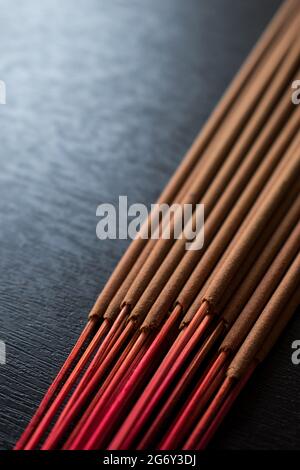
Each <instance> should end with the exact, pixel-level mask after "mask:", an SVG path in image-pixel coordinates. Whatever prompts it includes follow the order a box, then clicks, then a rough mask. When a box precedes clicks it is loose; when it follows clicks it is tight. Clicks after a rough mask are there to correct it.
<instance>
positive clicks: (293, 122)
mask: <svg viewBox="0 0 300 470" xmlns="http://www.w3.org/2000/svg"><path fill="white" fill-rule="evenodd" d="M285 100H286V103H285V105H288V103H289V100H290V97H289V96H286V97H285ZM283 110H284V103H282V105H281V106H279V109H278V110H277V111H275V112H274V114H273V115H272V117H271V119H270V122H269V124H268V126H266V129H265V130H264V131H263V132H262V134H261V135H260V137H259V138H258V139H257V141H256V143H255V145H254V146H253V148H252V150H251V152H250V155H249V159H247V160H245V162H244V165H242V166H241V167H240V169H239V171H238V173H237V174H236V178H238V177H239V174H241V173H243V172H244V174H247V171H249V170H250V169H251V165H252V164H253V162H256V161H257V160H256V159H258V158H259V157H260V151H261V150H264V149H265V147H264V143H265V142H269V139H268V130H269V129H270V128H272V126H273V125H274V123H275V122H276V121H277V119H278V117H279V116H280V118H279V121H277V122H281V117H282V118H283V119H284V111H283ZM282 112H283V113H282ZM299 125H300V110H297V114H294V115H293V117H292V118H291V119H290V120H289V122H288V124H287V125H286V127H285V128H284V130H283V131H282V133H281V134H280V136H279V138H278V140H277V141H275V144H274V145H273V147H271V150H270V152H268V154H267V156H266V157H265V159H264V161H263V163H262V164H261V166H260V167H259V168H258V170H256V173H255V174H254V177H253V178H252V180H251V181H250V183H249V184H248V186H246V188H245V190H244V192H243V193H242V195H241V197H240V200H238V201H237V203H236V205H235V207H234V209H233V211H232V212H231V213H230V214H229V216H228V217H227V219H226V220H225V222H224V225H223V227H222V228H221V230H220V232H219V233H218V234H217V236H216V238H215V239H214V240H213V242H212V246H211V247H209V248H207V251H206V253H203V254H202V256H203V258H202V261H200V263H199V264H198V266H197V267H196V269H195V270H194V272H193V274H192V275H191V277H190V278H189V280H188V281H187V282H186V284H185V286H184V288H183V289H182V291H181V293H180V294H179V296H178V299H177V302H178V303H180V305H182V307H183V308H184V309H187V308H188V307H189V305H190V304H191V302H192V301H193V299H194V298H195V295H196V294H197V293H198V292H199V289H200V288H201V286H202V285H203V283H204V281H205V279H206V278H207V277H208V274H210V273H211V271H212V269H213V268H214V266H215V264H216V263H217V261H218V260H219V257H220V256H221V255H222V253H223V252H224V249H225V248H226V246H227V244H228V243H229V241H230V240H231V237H232V235H233V234H234V232H235V231H236V230H237V228H238V226H239V223H240V222H241V221H242V220H243V218H244V217H245V214H246V212H247V210H248V209H249V208H250V207H251V205H252V204H253V202H254V201H255V199H256V197H257V194H259V192H260V191H261V190H262V188H263V186H264V184H265V183H266V182H267V180H268V178H269V177H270V175H271V174H272V171H273V170H274V168H276V165H277V164H278V162H279V160H280V158H281V156H282V154H283V153H284V152H285V150H286V148H287V146H288V144H289V143H290V140H291V139H292V138H293V136H294V135H295V133H296V131H297V130H298V128H299ZM243 182H244V184H245V183H246V182H247V181H246V180H241V185H243ZM234 184H235V179H233V180H232V181H231V183H230V185H229V186H228V188H227V190H228V191H229V189H230V187H231V186H232V185H234ZM241 189H244V188H242V187H241ZM236 196H238V193H237V194H236ZM223 211H224V207H223V206H222V204H221V201H220V202H219V204H218V205H217V206H216V208H215V212H214V215H215V217H216V220H221V221H222V216H223ZM209 225H210V221H206V223H205V238H207V234H208V233H209V229H210V226H209ZM191 256H192V254H187V255H186V257H187V260H186V261H185V264H183V265H182V266H181V267H180V268H179V269H178V270H177V272H176V273H175V274H174V278H175V279H174V283H176V285H179V283H181V279H182V278H183V276H184V274H185V272H188V270H189V268H188V266H189V265H191V264H190V263H191V262H190V260H188V257H191ZM186 270H187V271H186ZM175 276H176V277H175Z"/></svg>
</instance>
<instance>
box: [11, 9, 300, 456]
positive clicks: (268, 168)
mask: <svg viewBox="0 0 300 470" xmlns="http://www.w3.org/2000/svg"><path fill="white" fill-rule="evenodd" d="M299 28H300V0H287V1H286V2H285V3H284V4H283V5H282V7H281V8H280V10H279V11H278V13H277V14H276V16H275V17H274V19H273V20H272V21H271V23H270V25H269V27H268V28H267V30H266V31H265V33H264V34H263V36H262V38H261V39H260V40H259V42H258V43H257V45H256V46H255V48H254V50H253V51H252V53H251V54H250V56H249V57H248V59H247V61H246V62H245V64H244V65H243V67H242V68H241V70H240V71H239V73H238V74H237V76H236V77H235V79H234V80H233V82H232V84H231V86H230V87H229V89H228V90H227V92H226V94H225V95H224V97H223V98H222V100H221V102H220V103H219V104H218V106H217V107H216V109H215V110H214V112H213V113H212V115H211V117H210V119H209V120H208V122H207V124H206V125H205V126H204V128H203V129H202V131H201V132H200V134H199V136H198V137H197V139H196V140H195V142H194V143H193V145H192V147H191V149H190V150H189V151H188V153H187V155H186V157H185V158H184V160H183V162H182V163H181V165H180V166H179V168H178V170H177V171H176V173H175V175H174V176H173V178H172V179H171V181H170V183H169V184H168V185H167V187H166V188H165V190H164V191H163V193H162V195H161V196H160V198H159V200H158V203H159V204H161V203H164V204H168V205H171V204H173V203H176V204H177V205H178V206H177V207H178V208H181V207H182V206H183V205H184V204H191V205H192V206H193V208H194V211H193V214H192V215H191V217H190V219H189V220H187V221H185V226H184V229H187V230H182V234H181V235H182V236H181V237H179V238H178V237H175V236H174V234H175V231H176V229H177V227H178V224H179V223H180V217H181V211H180V210H179V209H178V210H177V211H176V210H175V211H173V212H172V216H171V217H169V219H168V225H167V226H166V224H164V221H165V220H166V219H164V217H166V214H165V215H164V216H163V218H162V220H161V221H160V225H159V226H158V227H157V232H156V234H155V235H156V236H154V237H152V238H151V237H149V235H150V226H151V220H153V218H154V217H156V216H157V214H156V213H155V211H157V210H158V207H159V205H156V206H155V209H154V211H153V212H152V213H151V214H150V216H149V218H148V220H147V221H146V222H145V223H144V225H143V227H142V228H141V231H140V233H139V236H138V237H137V238H136V239H135V240H134V241H133V242H132V243H131V245H130V247H129V248H128V250H127V252H126V253H125V255H124V256H123V258H122V259H121V261H120V262H119V264H118V266H117V267H116V269H115V271H114V272H113V274H112V275H111V277H110V279H109V280H108V282H107V284H106V286H105V287H104V289H103V290H102V292H101V293H100V295H99V297H98V299H97V301H96V303H95V305H94V307H93V308H92V310H91V312H90V315H89V320H88V322H87V325H86V327H85V328H84V330H83V332H82V334H81V336H80V338H79V339H78V341H77V343H76V345H75V346H74V348H73V350H72V352H71V353H70V355H69V357H68V358H67V360H66V362H65V364H64V365H63V367H62V368H61V370H60V371H59V373H58V375H57V377H56V378H55V380H54V382H53V383H52V385H51V386H50V388H49V390H48V391H47V393H46V395H45V397H44V399H43V400H42V402H41V404H40V406H39V408H38V410H37V411H36V413H35V415H34V416H33V418H32V420H31V422H30V423H29V425H28V427H27V428H26V430H25V431H24V433H23V435H22V436H21V438H20V440H19V441H18V443H17V444H16V446H15V449H18V450H21V449H25V450H29V449H37V448H41V449H45V450H47V449H55V448H57V449H74V450H75V449H86V450H91V449H148V448H157V449H204V448H205V447H206V446H207V444H208V443H209V441H210V440H211V438H212V437H213V435H214V433H215V432H216V430H217V428H218V426H219V424H220V423H221V422H222V420H223V419H224V417H225V415H226V414H227V413H228V411H229V410H230V408H231V406H232V405H233V403H234V401H235V399H236V398H237V396H238V394H239V393H240V391H241V390H242V388H243V387H244V386H245V384H246V383H247V381H248V380H249V379H250V377H251V375H252V374H253V372H254V370H255V368H256V367H257V366H258V364H259V363H260V362H261V361H263V360H264V358H265V357H266V355H267V354H268V353H269V351H270V350H271V348H272V346H273V344H274V343H275V342H276V340H277V338H278V336H279V335H280V334H281V332H282V330H283V329H284V327H285V326H286V324H287V322H288V321H289V319H290V318H291V316H292V315H293V313H294V311H295V309H296V307H297V305H298V303H299V301H300V289H299V285H298V280H299V276H300V222H299V220H300V192H299V190H300V178H299V176H300V106H295V105H294V104H293V103H292V91H291V90H292V89H291V84H292V82H293V81H294V80H296V79H297V78H298V79H299V78H300V38H299ZM199 203H202V204H204V207H205V225H204V234H205V235H204V240H205V241H204V247H203V248H202V249H201V250H186V242H187V240H188V237H187V233H189V232H191V230H192V227H194V225H195V221H196V216H197V213H196V212H197V206H198V204H199ZM168 215H170V214H168ZM165 232H166V233H169V234H171V236H170V237H166V236H164V235H165Z"/></svg>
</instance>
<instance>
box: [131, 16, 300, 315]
mask: <svg viewBox="0 0 300 470" xmlns="http://www.w3.org/2000/svg"><path fill="white" fill-rule="evenodd" d="M296 25H297V26H298V25H299V18H298V17H297V21H295V22H294V23H293V25H292V26H291V28H290V29H289V30H288V31H287V32H286V33H285V35H284V37H283V39H282V40H281V41H280V43H279V46H278V48H276V54H275V53H274V51H272V52H271V53H270V54H269V57H268V60H267V63H266V66H261V67H259V69H258V71H257V77H256V80H255V81H254V82H253V83H250V84H249V85H248V86H247V87H246V90H245V91H242V92H241V96H240V100H239V106H237V107H235V106H234V107H233V108H232V109H231V110H230V111H229V113H228V115H227V119H226V126H223V127H221V129H220V130H219V132H217V134H216V136H215V140H214V141H213V142H212V143H211V144H210V145H208V147H207V149H206V150H205V152H204V156H203V158H206V159H207V164H206V165H205V166H204V168H203V171H202V172H199V174H198V176H197V178H195V181H194V183H193V185H192V186H191V188H190V190H189V192H188V194H187V195H186V196H185V198H184V200H183V203H185V204H195V203H197V202H198V201H199V200H200V198H201V196H202V195H203V194H204V192H205V190H206V189H207V187H208V185H209V183H210V181H211V180H212V179H213V178H214V176H215V174H216V173H217V171H218V169H219V168H220V166H221V164H222V162H223V159H224V157H225V156H226V154H227V152H228V151H229V149H230V147H231V146H232V144H233V142H234V140H235V138H236V137H237V136H238V134H239V132H240V131H241V129H242V128H243V126H244V124H245V123H246V121H247V119H248V118H249V116H250V115H251V112H252V111H253V109H254V107H255V106H256V104H257V102H258V100H259V99H260V97H261V96H262V94H263V92H264V91H265V90H266V89H267V88H268V85H269V81H270V79H271V78H272V76H273V73H274V70H276V68H277V67H278V65H279V64H280V62H281V61H282V60H283V59H284V57H285V55H286V53H287V52H288V50H289V46H290V45H291V44H290V41H291V40H292V39H293V38H294V34H295V26H296ZM208 155H209V156H210V158H209V159H208ZM179 221H180V222H181V217H180V213H178V212H177V213H176V214H175V217H174V220H172V222H171V223H170V225H171V229H170V228H169V227H168V231H169V230H170V233H171V234H172V233H173V230H174V225H176V224H177V223H178V222H179ZM163 238H164V237H163ZM148 243H150V244H151V245H152V246H153V248H152V251H151V254H150V256H149V257H148V258H147V260H146V262H145V263H144V265H143V267H142V269H141V271H140V272H139V275H138V276H137V277H136V279H135V281H134V282H133V284H132V286H131V288H130V289H129V291H128V293H127V294H126V297H125V299H124V302H123V305H124V304H127V305H129V306H131V307H132V306H134V305H135V304H136V302H137V300H138V299H139V298H140V296H141V294H142V293H143V291H144V290H145V288H146V287H147V285H148V283H149V281H150V280H151V278H152V276H153V274H154V273H155V272H156V270H157V269H158V267H159V265H160V264H161V261H162V260H163V259H164V257H165V256H166V255H167V253H168V251H169V249H170V248H171V246H172V245H173V243H174V239H173V238H172V236H171V237H170V239H168V240H165V239H160V240H158V241H156V240H149V242H148Z"/></svg>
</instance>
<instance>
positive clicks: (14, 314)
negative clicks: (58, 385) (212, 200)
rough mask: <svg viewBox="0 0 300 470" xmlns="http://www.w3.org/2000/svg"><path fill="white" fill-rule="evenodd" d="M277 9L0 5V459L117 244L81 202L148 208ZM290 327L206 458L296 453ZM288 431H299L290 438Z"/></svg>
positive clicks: (211, 4) (298, 330)
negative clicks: (230, 452)
mask: <svg viewBox="0 0 300 470" xmlns="http://www.w3.org/2000/svg"><path fill="white" fill-rule="evenodd" d="M279 4H280V1H279V0H255V1H253V0H252V1H251V2H249V1H241V0H201V1H199V0H187V1H183V0H163V1H162V0H151V1H150V0H131V1H121V0H115V1H105V0H78V1H76V2H74V1H71V0H63V1H61V0H60V1H58V0H43V1H40V0H27V1H26V2H24V1H22V0H15V1H14V2H12V1H10V0H0V79H1V80H5V82H6V85H7V104H6V106H0V123H1V124H0V162H1V167H0V220H1V230H0V246H1V256H0V263H1V264H0V266H1V271H0V273H1V274H0V275H1V282H0V312H1V315H0V339H1V340H3V341H5V342H6V345H7V364H6V365H5V366H0V381H1V383H0V413H1V415H0V448H1V449H10V448H11V447H12V446H13V444H14V443H15V441H16V440H17V438H18V437H19V435H20V434H21V432H22V430H23V429H24V427H25V425H26V423H27V422H28V421H29V419H30V417H31V416H32V414H33V412H34V410H35V408H36V407H37V405H38V403H39V401H40V399H41V397H42V396H43V394H44V392H45V391H46V389H47V387H48V385H49V384H50V382H51V379H52V378H53V377H54V375H55V373H56V372H57V370H58V368H59V366H60V365H61V364H62V363H63V361H64V359H65V357H66V355H67V353H68V351H69V350H70V348H71V346H72V344H73V343H74V341H75V339H76V338H77V336H78V334H79V332H80V331H81V329H82V326H83V325H84V324H85V321H86V317H87V314H88V311H89V309H90V308H91V306H92V304H93V301H94V299H95V298H96V295H97V293H98V292H99V291H100V289H101V287H102V286H103V285H104V283H105V280H106V279H107V277H108V275H109V274H110V272H111V271H112V270H113V268H114V266H115V264H116V262H117V260H118V259H119V258H120V256H121V254H122V253H123V252H124V250H125V249H126V246H127V242H125V241H105V242H100V241H99V240H97V238H96V233H95V229H96V223H97V219H96V207H97V205H98V204H100V203H102V202H111V203H116V201H117V200H118V196H119V195H128V197H129V202H142V203H146V204H148V205H150V203H151V202H154V201H155V199H156V197H157V196H158V194H159V192H160V190H161V189H162V187H163V186H164V184H165V183H166V182H167V180H168V178H169V177H170V176H171V174H172V172H173V171H174V169H175V168H176V166H177V165H178V163H179V161H180V160H181V158H182V155H183V154H184V152H185V150H186V149H187V148H188V146H189V145H190V143H191V142H192V140H193V138H194V137H195V135H196V134H197V132H198V130H199V129H200V127H201V126H202V124H203V123H204V122H205V120H206V118H207V117H208V115H209V113H210V112H211V110H212V108H213V106H214V105H215V104H216V102H217V101H218V99H219V97H220V96H221V94H222V92H223V91H224V89H225V88H226V86H227V84H228V83H229V81H230V80H231V78H232V77H233V75H234V74H235V72H236V71H237V69H238V67H239V66H240V64H241V63H242V61H243V59H244V58H245V56H246V55H247V53H248V52H249V50H250V48H251V47H252V45H253V44H254V42H255V40H256V39H257V38H258V36H259V34H260V33H261V32H262V30H263V29H264V27H265V26H266V24H267V22H268V21H269V19H270V18H271V15H272V14H273V12H274V11H275V10H276V7H277V6H278V5H279ZM295 339H300V322H299V318H295V319H294V320H293V322H292V323H291V324H290V326H289V328H288V330H287V332H286V334H285V335H284V336H283V338H282V339H281V341H280V342H279V344H278V346H277V347H276V348H275V350H274V352H273V353H272V356H271V357H270V359H269V360H268V361H267V362H266V364H265V365H264V366H262V367H261V368H260V370H259V372H258V373H257V374H256V375H255V377H254V378H253V380H252V382H251V384H249V386H248V388H247V390H246V391H245V392H244V393H243V395H242V396H241V398H240V399H239V401H238V403H237V406H236V407H235V409H234V410H233V412H232V414H231V416H230V417H229V418H228V419H227V420H226V422H225V423H224V425H223V426H222V428H221V430H220V432H219V433H218V435H217V437H216V439H215V441H214V443H213V445H212V446H213V447H214V448H227V449H244V448H247V449H266V448H268V449H270V448H272V449H283V448H289V449H293V448H297V447H298V446H299V440H297V437H296V432H298V433H299V411H300V407H299V405H300V398H299V393H298V389H299V374H300V366H298V368H297V367H296V366H293V365H292V363H291V359H290V357H291V343H292V341H293V340H295ZM298 436H299V434H298Z"/></svg>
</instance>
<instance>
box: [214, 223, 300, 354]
mask: <svg viewBox="0 0 300 470" xmlns="http://www.w3.org/2000/svg"><path fill="white" fill-rule="evenodd" d="M299 249H300V223H298V224H297V226H296V227H295V228H294V230H293V231H292V233H291V235H290V236H289V238H288V239H287V241H286V243H285V244H284V245H283V247H282V248H281V250H280V252H279V253H278V255H277V256H276V258H275V259H274V261H273V263H272V264H271V266H270V267H269V269H268V270H267V272H266V274H265V276H264V277H263V279H262V280H261V282H260V283H259V284H258V286H257V288H256V290H255V292H254V293H253V295H252V296H251V298H250V300H249V301H248V302H247V304H246V306H245V307H244V308H243V310H242V312H241V314H240V315H239V316H238V318H237V320H236V321H235V323H234V324H233V326H232V327H231V328H230V330H229V332H228V333H227V335H226V337H225V339H224V340H223V342H222V344H221V346H220V351H222V350H229V351H232V352H235V351H237V349H238V348H239V346H240V345H241V343H242V342H243V340H244V338H245V337H246V336H247V334H248V333H249V331H250V330H251V328H252V326H253V324H254V323H255V322H256V320H257V318H258V316H259V314H260V312H261V311H262V310H263V308H264V306H265V305H266V303H267V302H268V300H269V298H270V297H271V295H272V294H273V292H274V291H275V289H276V287H277V285H278V283H279V282H280V280H281V279H282V277H283V276H284V274H285V272H286V271H287V269H288V268H289V266H290V264H291V263H292V261H293V259H294V258H295V256H296V255H297V253H298V251H299Z"/></svg>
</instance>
